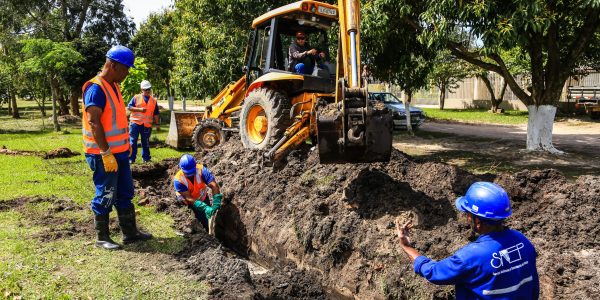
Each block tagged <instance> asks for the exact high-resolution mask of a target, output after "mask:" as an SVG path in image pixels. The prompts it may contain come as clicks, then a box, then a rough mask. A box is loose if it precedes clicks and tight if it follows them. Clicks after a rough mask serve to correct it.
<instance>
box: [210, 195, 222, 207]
mask: <svg viewBox="0 0 600 300" xmlns="http://www.w3.org/2000/svg"><path fill="white" fill-rule="evenodd" d="M221 201H223V194H216V195H214V196H213V205H212V208H213V209H214V210H217V209H219V208H221Z"/></svg>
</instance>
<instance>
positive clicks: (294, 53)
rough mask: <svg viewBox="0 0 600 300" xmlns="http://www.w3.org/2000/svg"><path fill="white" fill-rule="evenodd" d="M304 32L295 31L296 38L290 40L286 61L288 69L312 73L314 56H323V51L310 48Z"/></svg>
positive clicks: (300, 72) (299, 72) (301, 72)
mask: <svg viewBox="0 0 600 300" xmlns="http://www.w3.org/2000/svg"><path fill="white" fill-rule="evenodd" d="M306 39H307V36H306V33H305V32H304V31H302V30H299V31H297V32H296V39H295V41H293V42H292V44H291V45H290V49H289V51H288V52H289V53H288V54H289V57H288V61H289V62H290V67H289V70H290V71H291V72H296V73H298V74H312V72H313V69H314V67H315V63H314V61H315V59H316V58H319V57H320V58H325V56H326V55H325V52H318V51H317V49H314V48H310V46H309V45H308V43H307V42H306Z"/></svg>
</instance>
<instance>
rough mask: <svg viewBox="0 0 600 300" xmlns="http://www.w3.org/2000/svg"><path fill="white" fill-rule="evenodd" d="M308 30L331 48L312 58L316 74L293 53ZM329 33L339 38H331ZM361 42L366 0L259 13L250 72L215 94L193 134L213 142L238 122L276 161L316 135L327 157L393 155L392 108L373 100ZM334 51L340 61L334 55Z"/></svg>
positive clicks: (247, 139)
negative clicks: (301, 69)
mask: <svg viewBox="0 0 600 300" xmlns="http://www.w3.org/2000/svg"><path fill="white" fill-rule="evenodd" d="M300 31H301V32H303V33H305V34H306V35H307V37H308V40H307V43H309V45H310V47H311V48H315V49H318V50H319V51H320V52H322V53H324V54H325V53H327V55H321V57H320V58H321V59H322V60H321V61H317V59H316V58H315V60H314V61H312V66H311V67H312V69H313V70H312V72H309V74H299V73H298V72H297V71H298V70H296V69H294V68H293V66H291V62H290V56H289V53H288V51H289V50H288V49H289V46H290V45H291V44H292V43H294V42H295V37H296V34H297V33H298V32H300ZM329 37H334V38H337V42H336V43H333V44H332V45H330V44H329ZM335 45H337V47H334V46H335ZM359 45H360V4H359V1H358V0H339V1H338V5H337V6H336V5H331V4H328V3H323V2H319V1H298V2H295V3H292V4H288V5H285V6H282V7H280V8H277V9H275V10H272V11H270V12H268V13H266V14H264V15H262V16H260V17H258V18H256V19H255V20H254V21H253V23H252V30H251V32H250V38H249V41H248V47H247V49H246V61H245V66H244V68H243V69H244V72H245V75H244V77H242V79H240V80H239V81H238V82H237V83H235V84H233V85H230V86H228V87H227V88H225V89H224V90H223V91H222V92H221V93H220V94H219V95H218V96H217V97H215V99H214V100H213V103H212V105H211V106H210V107H209V109H208V110H207V111H206V112H205V116H204V117H203V118H202V119H201V120H200V121H199V122H198V125H197V126H196V128H195V130H194V136H193V138H192V142H193V143H194V145H198V146H197V147H196V148H197V149H199V148H202V149H210V148H213V147H215V146H217V145H218V144H219V142H220V141H222V140H223V137H224V134H223V130H230V131H239V136H240V139H241V141H242V144H243V145H244V147H245V148H249V149H256V150H261V151H263V153H264V157H265V159H266V160H269V161H275V160H278V159H280V158H282V157H283V156H284V155H286V154H287V153H288V152H289V151H290V150H292V149H294V148H295V147H297V146H299V145H300V144H302V143H305V142H306V141H309V140H310V141H312V142H313V143H316V144H317V149H318V151H319V158H320V162H321V163H343V162H377V161H388V160H389V158H390V154H391V149H392V129H393V123H392V113H391V112H390V111H388V109H387V108H385V106H384V105H383V103H376V102H373V101H370V100H368V97H367V95H368V94H367V89H366V84H364V83H363V81H362V79H361V77H360V74H359V73H360V70H361V62H360V47H359ZM332 46H333V47H332ZM335 48H337V49H336V50H332V49H335ZM334 51H335V52H337V57H336V59H335V61H333V62H332V61H328V59H327V58H328V57H330V55H329V52H332V53H333V52H334ZM316 57H318V55H317V56H316ZM309 63H310V62H309ZM234 114H235V116H234ZM238 118H239V119H238Z"/></svg>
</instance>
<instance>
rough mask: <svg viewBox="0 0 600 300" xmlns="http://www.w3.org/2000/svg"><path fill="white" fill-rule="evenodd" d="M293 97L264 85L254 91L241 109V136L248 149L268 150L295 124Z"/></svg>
mask: <svg viewBox="0 0 600 300" xmlns="http://www.w3.org/2000/svg"><path fill="white" fill-rule="evenodd" d="M290 108H291V103H290V99H289V98H288V97H287V96H286V95H285V94H283V93H281V92H279V91H275V90H269V89H265V88H261V89H257V90H254V91H252V92H251V93H250V94H249V95H248V97H246V99H244V104H243V107H242V110H241V112H240V139H241V140H242V144H243V145H244V148H246V149H254V150H269V149H270V148H272V147H273V146H274V145H275V144H276V143H277V141H279V140H280V139H281V138H282V137H283V134H284V133H285V130H286V129H287V128H288V127H289V126H290V125H292V119H291V118H290Z"/></svg>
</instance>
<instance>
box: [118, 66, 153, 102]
mask: <svg viewBox="0 0 600 300" xmlns="http://www.w3.org/2000/svg"><path fill="white" fill-rule="evenodd" d="M145 61H146V60H145V59H144V58H143V57H137V58H136V59H135V63H134V67H133V68H131V69H129V75H127V78H125V80H124V81H123V83H121V94H122V95H123V99H124V100H125V101H128V100H129V99H131V98H133V96H135V95H136V94H139V93H140V83H141V82H142V80H144V79H146V78H147V76H148V65H146V62H145Z"/></svg>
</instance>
